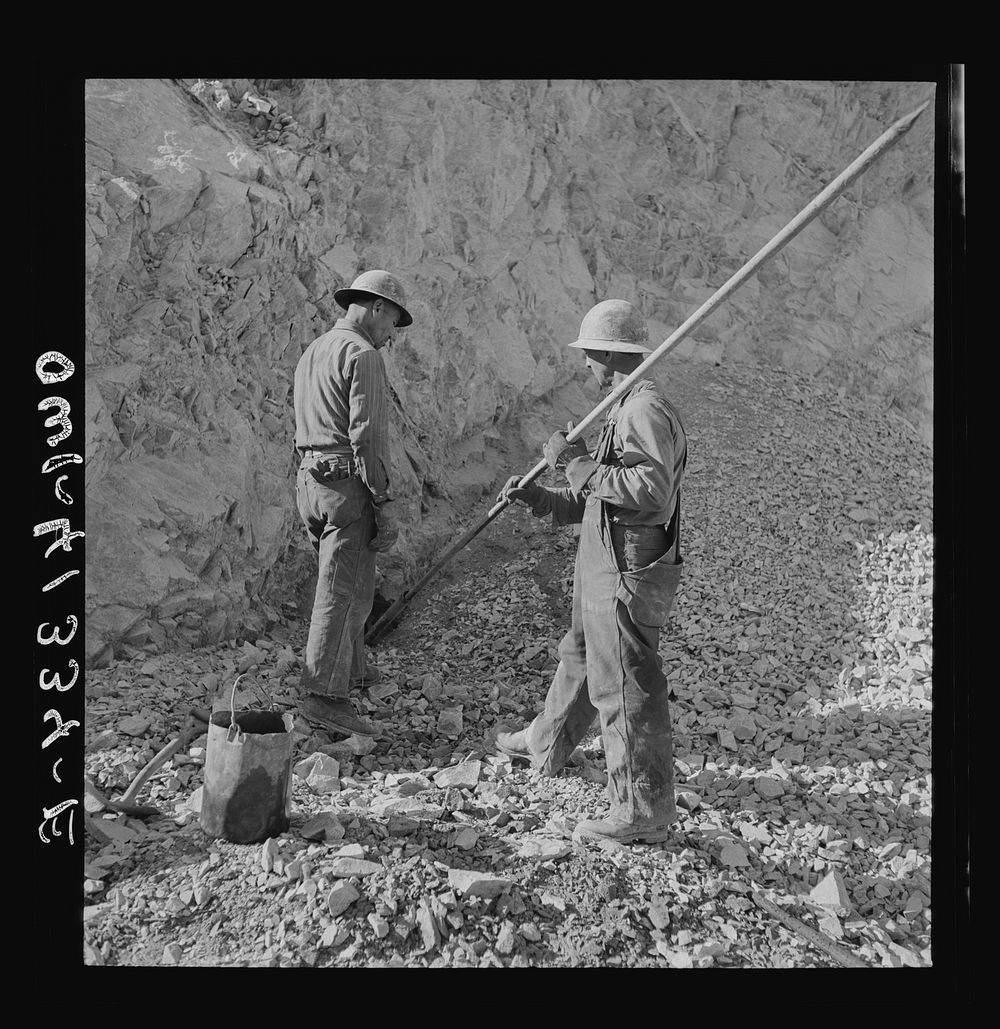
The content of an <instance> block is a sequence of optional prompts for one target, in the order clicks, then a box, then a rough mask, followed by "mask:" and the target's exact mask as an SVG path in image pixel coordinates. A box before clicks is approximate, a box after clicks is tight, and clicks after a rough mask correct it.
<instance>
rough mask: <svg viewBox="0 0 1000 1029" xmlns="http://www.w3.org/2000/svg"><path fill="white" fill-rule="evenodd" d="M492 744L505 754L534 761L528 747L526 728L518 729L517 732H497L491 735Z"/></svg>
mask: <svg viewBox="0 0 1000 1029" xmlns="http://www.w3.org/2000/svg"><path fill="white" fill-rule="evenodd" d="M493 744H494V746H495V747H496V749H497V750H499V751H500V753H501V754H506V755H507V756H508V757H513V758H519V759H520V760H522V761H532V762H533V761H534V758H532V756H531V750H530V749H529V747H528V730H527V729H518V730H517V732H498V733H496V735H495V736H494V737H493Z"/></svg>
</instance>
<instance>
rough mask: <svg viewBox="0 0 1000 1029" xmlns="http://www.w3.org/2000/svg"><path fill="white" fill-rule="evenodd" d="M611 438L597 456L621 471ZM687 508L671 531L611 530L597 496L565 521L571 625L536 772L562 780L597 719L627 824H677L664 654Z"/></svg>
mask: <svg viewBox="0 0 1000 1029" xmlns="http://www.w3.org/2000/svg"><path fill="white" fill-rule="evenodd" d="M677 421H678V424H679V419H678V420H677ZM611 429H612V423H611V422H610V421H609V422H608V423H607V424H606V426H605V430H604V434H603V435H602V437H601V442H600V444H599V446H598V450H597V453H596V454H595V455H594V456H595V458H596V460H597V461H598V462H599V463H601V464H613V463H615V462H616V458H615V455H614V454H613V452H612V448H611V439H612V433H611ZM681 431H683V430H681ZM685 448H686V444H685ZM685 459H686V451H685ZM679 506H680V499H679V496H678V501H677V508H678V510H676V511H675V514H674V517H673V518H672V520H671V523H670V525H669V526H667V527H664V526H662V525H657V526H628V525H622V524H620V523H615V522H612V521H611V520H610V519H609V518H608V514H607V507H608V505H607V504H605V503H604V502H603V501H601V500H598V499H597V498H596V497H593V496H588V497H587V498H586V500H585V501H584V499H583V498H582V497H581V498H580V499H579V509H580V514H581V518H574V517H572V515H571V516H570V517H568V518H566V521H578V520H582V525H581V530H580V543H579V549H578V550H577V555H576V568H575V572H574V580H573V615H572V624H571V626H570V629H569V632H567V633H566V635H565V636H564V637H563V639H562V642H561V643H560V644H559V667H558V668H557V669H556V673H555V676H554V678H553V680H552V685H551V686H550V687H549V692H548V695H547V696H546V698H545V709H544V710H543V711H542V713H541V714H539V715H538V717H537V718H535V720H534V721H533V722H532V723H531V725H530V726H529V727H528V730H527V740H528V746H529V748H530V750H531V752H532V756H533V758H534V761H535V763H536V764H537V765H538V766H539V767H540V768H541V770H542V771H543V772H544V773H546V774H548V775H555V774H556V773H557V772H558V771H559V770H560V769H561V768H562V767H563V765H564V764H565V763H566V759H567V758H568V757H569V755H570V753H571V752H572V751H573V748H574V747H575V746H576V745H577V744H578V743H579V742H580V741H581V740H582V739H583V737H584V736H585V735H586V733H587V731H588V730H589V729H590V727H591V725H592V724H593V721H594V718H595V716H598V717H599V718H600V724H601V735H602V736H603V739H604V755H605V760H606V762H607V770H608V796H609V799H610V804H611V810H610V812H609V817H610V818H618V819H621V820H623V821H625V822H629V823H632V822H636V821H641V820H652V821H655V822H657V823H667V822H672V821H673V820H674V819H675V818H676V816H677V810H676V807H675V804H674V787H673V745H672V739H671V727H670V711H669V705H668V701H667V691H668V686H667V680H666V677H665V676H664V674H663V670H662V667H661V661H660V657H659V655H658V654H657V646H658V643H659V635H660V628H661V626H663V625H664V624H665V623H666V621H667V618H668V616H669V614H670V609H671V607H672V605H673V600H674V596H675V594H676V592H677V586H678V583H679V581H680V574H681V565H682V561H683V559H682V558H681V557H680V552H679V547H678V548H675V547H674V543H675V541H677V536H678V533H679ZM668 531H669V535H668Z"/></svg>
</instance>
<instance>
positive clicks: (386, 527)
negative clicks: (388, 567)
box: [368, 500, 399, 553]
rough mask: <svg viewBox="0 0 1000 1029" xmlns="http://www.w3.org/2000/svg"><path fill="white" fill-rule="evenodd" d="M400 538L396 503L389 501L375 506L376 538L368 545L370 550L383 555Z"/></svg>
mask: <svg viewBox="0 0 1000 1029" xmlns="http://www.w3.org/2000/svg"><path fill="white" fill-rule="evenodd" d="M398 538H399V522H398V514H397V509H396V502H395V501H393V500H387V501H385V503H382V504H376V505H375V538H374V539H373V540H372V541H371V542H370V543H369V544H368V548H369V550H375V551H378V552H380V553H381V551H383V550H388V549H389V548H390V547H392V546H393V545H394V544H395V542H396V540H397V539H398Z"/></svg>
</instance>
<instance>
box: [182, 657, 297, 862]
mask: <svg viewBox="0 0 1000 1029" xmlns="http://www.w3.org/2000/svg"><path fill="white" fill-rule="evenodd" d="M241 678H242V676H239V677H237V679H236V682H234V683H233V691H232V695H231V696H230V698H229V710H228V711H227V710H225V709H223V710H221V711H216V712H215V713H214V714H213V715H212V717H211V720H210V722H209V726H208V749H207V753H206V755H205V783H204V788H203V790H202V800H201V819H200V820H201V827H202V829H203V830H204V831H205V832H206V833H207V834H208V835H209V836H214V837H220V836H221V837H222V838H223V839H226V840H229V841H230V842H231V843H257V842H259V841H260V840H266V839H267V838H268V837H269V836H277V835H279V834H280V833H283V832H284V831H285V830H286V829H287V828H288V819H289V815H290V814H291V806H292V751H293V747H294V736H293V734H292V726H293V724H294V723H293V719H292V716H291V715H290V714H287V713H286V714H280V713H279V712H278V711H276V710H275V708H274V703H273V702H272V701H271V699H270V697H268V698H267V700H268V705H269V707H268V710H266V711H252V710H240V711H236V710H235V708H234V706H233V702H234V700H235V698H236V685H237V683H238V682H239V681H240V679H241Z"/></svg>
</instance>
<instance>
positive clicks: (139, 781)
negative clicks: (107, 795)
mask: <svg viewBox="0 0 1000 1029" xmlns="http://www.w3.org/2000/svg"><path fill="white" fill-rule="evenodd" d="M187 720H188V726H187V728H186V729H185V730H184V731H183V732H182V733H181V734H180V735H179V736H178V737H177V738H176V739H174V740H171V741H170V742H169V743H168V744H167V745H166V746H165V747H163V748H162V749H161V750H160V751H159V752H158V753H157V754H156V755H155V756H154V757H152V758H151V759H150V760H149V761H148V762H147V764H146V767H145V768H143V770H142V771H141V772H139V774H138V775H137V776H136V777H135V778H134V779H133V780H132V783H131V785H130V786H129V788H128V789H127V790H126V791H125V793H124V794H123V795H122V796H121V797H119V799H118V800H117V801H115V804H116V805H117V806H118V807H120V808H127V807H129V806H131V805H132V804H134V802H135V798H136V797H138V796H139V792H140V790H141V789H142V788H143V786H145V785H146V780H147V779H148V778H149V777H150V776H151V775H152V774H153V772H155V771H156V770H157V769H158V768H159V767H160V766H161V765H163V764H166V762H167V761H169V760H170V758H172V757H173V756H174V754H176V753H177V751H178V750H180V749H181V748H182V747H186V746H187V745H188V743H190V742H191V740H192V739H194V735H195V732H196V730H198V729H199V726H198V724H197V723H196V722H195V721H194V719H193V718H191V716H190V715H189V716H188V719H187Z"/></svg>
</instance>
